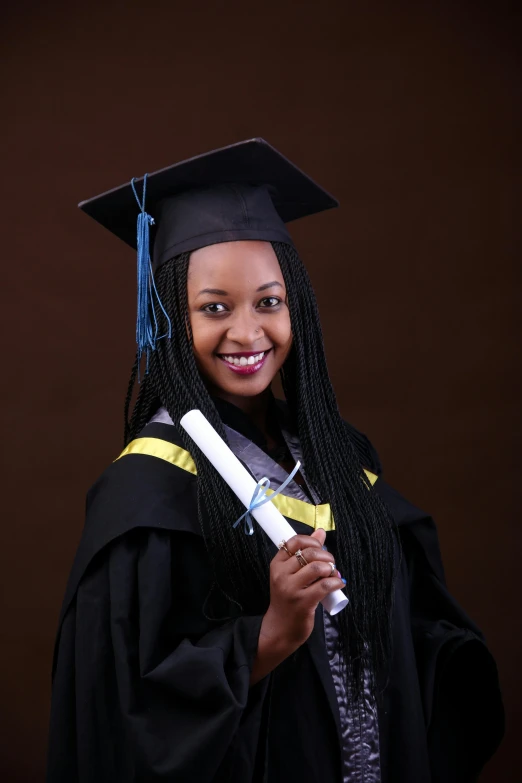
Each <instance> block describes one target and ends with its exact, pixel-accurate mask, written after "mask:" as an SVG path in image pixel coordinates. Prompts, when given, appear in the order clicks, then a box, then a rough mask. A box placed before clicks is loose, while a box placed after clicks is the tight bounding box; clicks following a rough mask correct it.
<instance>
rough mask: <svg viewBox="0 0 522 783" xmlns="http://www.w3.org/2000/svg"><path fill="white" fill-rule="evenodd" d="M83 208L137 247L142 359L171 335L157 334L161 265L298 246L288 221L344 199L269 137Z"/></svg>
mask: <svg viewBox="0 0 522 783" xmlns="http://www.w3.org/2000/svg"><path fill="white" fill-rule="evenodd" d="M78 206H79V207H80V209H82V210H83V211H84V212H86V213H87V214H88V215H90V216H91V217H92V218H94V219H95V220H96V221H98V223H101V224H102V226H105V228H107V229H109V231H111V232H112V233H113V234H116V236H118V237H119V238H120V239H122V240H123V241H124V242H126V243H127V244H128V245H131V247H134V248H137V250H138V318H137V325H136V340H137V343H138V354H139V356H141V355H142V353H143V352H144V351H145V352H146V353H147V355H148V353H149V351H150V350H154V348H155V347H156V340H158V339H160V338H161V337H164V336H166V335H158V326H157V322H156V316H155V312H154V307H153V299H154V298H156V299H157V301H158V303H159V305H160V307H162V306H161V302H160V300H159V297H158V294H157V291H156V287H155V284H154V272H155V271H156V270H157V269H158V268H159V267H160V266H162V264H164V263H166V262H167V261H170V260H171V259H173V258H175V257H176V256H178V255H179V254H180V253H184V252H190V251H192V250H196V249H198V248H201V247H206V246H208V245H214V244H218V243H220V242H233V241H239V240H263V241H267V242H287V243H289V244H292V239H291V237H290V234H289V233H288V230H287V228H286V225H285V224H286V223H289V222H290V221H292V220H296V219H297V218H301V217H306V216H307V215H313V214H314V213H316V212H322V211H323V210H325V209H331V208H332V207H337V206H339V203H338V201H337V200H336V199H334V198H333V196H331V195H330V194H329V193H327V192H326V191H325V190H324V189H323V188H321V187H320V186H319V185H317V184H316V183H315V182H314V181H313V180H311V179H310V177H308V176H307V175H306V174H304V172H302V171H301V170H300V169H298V168H297V166H295V165H294V164H293V163H291V162H290V161H289V160H287V158H285V157H284V156H283V155H281V153H280V152H278V151H277V150H276V149H274V148H273V147H272V146H270V144H268V143H267V142H266V141H264V140H263V139H250V140H248V141H242V142H239V143H238V144H232V145H231V146H228V147H223V148H221V149H218V150H214V151H212V152H207V153H205V154H203V155H198V156H196V157H194V158H189V159H188V160H184V161H182V162H181V163H176V164H174V165H173V166H169V167H167V168H165V169H160V170H159V171H155V172H154V173H153V174H146V175H145V176H144V177H141V178H138V179H132V180H131V182H130V183H127V184H125V185H122V186H120V187H118V188H114V189H113V190H109V191H107V192H106V193H102V194H101V195H100V196H96V197H95V198H91V199H89V200H87V201H82V202H81V203H80V204H79V205H78ZM136 222H137V227H136ZM150 243H152V258H151V255H150ZM162 309H163V307H162ZM163 312H164V314H165V316H166V317H167V321H168V323H169V329H168V332H167V334H168V336H170V319H168V316H167V314H166V313H165V311H164V309H163Z"/></svg>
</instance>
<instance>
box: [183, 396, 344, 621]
mask: <svg viewBox="0 0 522 783" xmlns="http://www.w3.org/2000/svg"><path fill="white" fill-rule="evenodd" d="M180 423H181V426H182V427H183V428H184V429H185V430H186V432H187V433H188V434H189V435H190V437H191V438H192V440H193V441H194V442H195V443H196V445H197V446H198V447H199V448H200V449H201V451H202V452H203V454H204V455H205V456H206V457H207V459H208V460H209V462H211V463H212V465H213V466H214V467H215V468H216V470H217V471H218V473H219V474H220V476H221V477H222V478H223V479H224V480H225V481H226V482H227V484H228V486H229V487H230V489H231V490H232V492H234V493H235V494H236V495H237V497H238V498H239V500H240V501H241V502H242V503H243V505H244V506H245V507H246V508H248V507H249V506H250V501H251V500H252V496H253V494H254V490H255V489H256V482H255V480H254V479H253V478H252V476H251V475H250V474H249V473H248V471H247V470H246V468H245V467H244V465H242V464H241V462H240V461H239V460H238V458H237V457H236V455H235V454H234V453H233V452H232V451H231V450H230V449H229V447H228V446H227V444H226V443H225V441H224V440H223V439H222V438H221V437H220V436H219V435H218V433H217V432H216V430H215V429H214V427H213V426H212V425H211V424H210V422H209V421H208V420H207V419H206V418H205V416H203V414H202V413H201V411H199V410H193V411H189V412H188V413H186V414H185V415H184V416H183V418H182V419H181V422H180ZM252 516H253V517H254V518H255V519H256V520H257V522H259V524H260V525H261V527H262V528H263V530H264V531H265V533H266V534H267V536H268V537H269V538H270V539H271V541H273V543H274V544H275V545H276V546H279V544H280V543H281V541H288V539H289V538H292V536H295V535H296V532H295V530H294V529H293V528H292V527H291V526H290V525H289V524H288V522H287V521H286V519H285V518H284V516H283V515H282V514H281V513H280V512H279V511H278V510H277V508H276V507H275V506H274V504H273V503H265V504H264V505H263V506H260V507H259V508H255V509H254V510H253V511H252ZM230 524H232V520H230ZM322 604H323V606H324V608H325V609H326V611H327V612H329V613H330V614H332V615H334V614H337V613H338V612H340V611H341V609H344V607H345V606H346V605H347V604H348V598H347V597H346V596H345V594H344V593H343V592H342V591H341V590H336V591H335V592H334V593H330V594H329V595H327V596H326V598H324V599H323V601H322Z"/></svg>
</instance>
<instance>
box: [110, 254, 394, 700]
mask: <svg viewBox="0 0 522 783" xmlns="http://www.w3.org/2000/svg"><path fill="white" fill-rule="evenodd" d="M273 247H274V251H275V253H276V255H277V258H278V260H279V264H280V266H281V271H282V273H283V277H284V279H285V283H286V288H287V293H288V302H289V309H290V319H291V325H292V333H293V347H292V349H291V352H290V355H289V357H288V359H287V361H286V362H285V365H284V368H283V369H282V370H281V376H282V381H283V388H284V392H285V395H286V398H287V402H288V404H289V407H290V410H291V412H292V413H293V415H294V416H295V418H296V424H297V430H298V434H299V438H300V442H301V448H302V452H303V457H304V465H305V468H306V472H307V477H308V478H309V479H310V481H311V483H312V485H313V487H314V488H315V490H316V491H317V493H318V494H319V496H320V497H321V499H322V502H324V503H327V502H328V503H330V506H331V508H332V511H333V515H334V519H335V526H336V533H335V556H336V564H337V567H338V568H339V570H340V571H341V573H342V574H343V575H344V577H345V578H346V580H347V586H346V590H347V594H348V596H349V598H350V603H349V605H348V607H347V608H346V609H345V610H344V611H343V612H341V613H340V614H339V615H338V620H339V630H340V643H341V646H342V649H343V651H344V653H345V659H346V661H347V662H348V669H349V672H350V681H351V684H352V686H353V687H354V689H355V691H356V692H360V690H361V688H362V686H363V681H364V671H365V669H367V670H368V671H369V672H370V674H371V676H372V688H375V677H376V675H377V674H379V673H381V672H384V671H385V670H386V668H387V664H388V663H389V661H390V657H391V619H390V617H391V598H390V596H391V593H392V590H391V587H392V581H393V572H394V565H393V564H394V533H393V526H392V523H391V520H390V518H389V515H388V512H387V510H386V508H385V506H384V504H383V503H382V501H381V500H380V498H379V497H378V495H377V494H376V493H375V492H374V490H373V488H372V487H371V485H370V483H369V482H368V480H367V479H366V477H365V474H364V473H363V471H362V467H363V466H362V465H361V460H360V457H359V456H358V453H357V451H356V449H355V447H354V444H353V439H352V434H351V432H350V429H349V427H348V425H347V424H345V422H343V420H342V419H341V416H340V413H339V410H338V407H337V402H336V399H335V394H334V391H333V388H332V385H331V382H330V379H329V375H328V369H327V366H326V357H325V352H324V345H323V340H322V334H321V327H320V324H319V314H318V309H317V304H316V300H315V295H314V292H313V289H312V286H311V283H310V279H309V277H308V275H307V272H306V270H305V268H304V266H303V264H302V262H301V260H300V259H299V256H298V254H297V252H296V251H295V249H294V248H293V247H291V246H290V245H287V244H283V243H279V242H274V243H273ZM188 265H189V254H188V253H184V254H182V255H181V256H178V257H177V258H176V259H174V260H172V261H171V262H169V263H166V264H164V265H163V266H162V267H161V268H160V270H159V271H158V274H157V276H156V286H157V290H158V293H159V295H160V298H161V301H162V302H163V306H164V307H165V310H166V312H167V313H168V314H169V316H170V318H171V321H172V332H173V335H174V337H173V338H172V339H163V340H160V341H159V342H158V344H157V348H156V350H155V351H153V352H152V353H151V355H150V358H149V371H148V373H147V374H146V375H145V376H144V377H143V379H142V382H141V385H140V390H139V394H138V398H137V400H136V405H135V407H134V410H133V413H132V416H131V419H130V422H129V421H128V412H129V408H130V401H131V398H132V391H133V388H134V384H135V380H136V375H137V372H138V361H137V360H136V362H135V363H134V366H133V368H132V373H131V378H130V381H129V387H128V391H127V397H126V400H125V443H128V442H129V440H131V439H132V438H134V437H136V435H137V434H138V433H139V432H140V430H141V429H142V428H143V427H144V426H145V424H146V423H147V421H148V420H149V419H150V418H151V416H152V415H153V414H154V413H155V411H156V410H157V408H158V407H159V405H160V404H162V405H164V406H165V407H166V409H167V411H168V412H169V414H170V416H171V418H172V420H173V421H174V423H175V425H176V426H177V425H178V424H179V421H180V419H181V417H182V416H183V415H184V414H185V413H186V412H187V411H188V410H191V409H193V408H199V409H200V410H201V411H202V413H203V414H204V415H205V416H206V418H207V419H208V420H209V421H210V423H211V424H212V426H213V427H214V428H215V429H216V430H217V432H218V433H219V434H220V435H221V437H223V438H224V439H225V440H226V435H225V431H224V427H223V423H222V421H221V419H220V417H219V414H218V412H217V410H216V407H215V405H214V403H213V401H212V398H211V397H210V395H209V393H208V391H207V389H206V387H205V384H204V382H203V379H202V378H201V376H200V374H199V372H198V369H197V367H196V362H195V358H194V352H193V347H192V333H191V329H190V323H189V319H188V308H187V275H188ZM157 317H158V321H159V322H160V324H161V323H162V318H163V317H164V316H163V314H162V312H161V310H160V309H159V308H157ZM179 436H180V439H181V442H182V444H183V446H184V447H185V448H186V449H187V450H188V451H190V453H191V455H192V457H193V459H194V462H195V464H196V468H197V474H198V482H197V498H198V516H199V522H200V525H201V529H202V533H203V537H204V540H205V544H206V548H207V551H208V554H209V557H210V562H211V564H212V568H213V570H214V582H215V584H216V585H217V587H218V588H219V591H220V593H221V595H222V596H224V597H225V598H226V599H228V606H229V607H230V603H231V602H232V604H234V605H235V607H236V610H237V608H239V610H240V611H243V612H245V613H251V614H258V613H263V612H264V611H266V609H267V607H268V603H269V598H270V596H269V555H268V551H267V547H266V544H265V539H264V537H263V536H262V534H260V532H259V529H257V530H256V535H253V536H244V535H240V534H238V533H237V531H236V530H234V529H233V528H232V522H233V521H234V520H235V519H237V518H238V517H239V516H240V515H241V514H242V513H243V511H244V509H243V507H242V505H241V503H240V502H239V500H238V499H237V498H236V497H235V495H234V494H233V493H232V491H231V490H230V489H229V487H228V485H227V484H226V483H225V482H224V481H223V479H222V478H221V476H219V474H218V473H217V471H216V470H215V469H214V468H213V467H212V465H211V464H210V463H209V462H208V460H207V459H206V457H205V456H204V455H203V454H202V452H201V451H200V450H199V449H198V448H197V447H196V446H195V444H194V443H193V442H192V441H191V440H190V438H189V437H188V435H187V434H186V433H185V431H184V430H183V429H182V428H181V427H180V428H179Z"/></svg>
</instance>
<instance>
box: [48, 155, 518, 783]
mask: <svg viewBox="0 0 522 783" xmlns="http://www.w3.org/2000/svg"><path fill="white" fill-rule="evenodd" d="M145 186H146V187H145ZM146 188H147V191H146ZM134 198H136V199H137V200H138V203H140V207H141V213H140V215H139V218H138V256H139V262H138V282H139V291H138V297H139V301H138V325H137V340H138V356H137V359H136V362H135V364H134V368H133V371H132V377H131V380H130V384H129V390H128V394H127V399H126V405H125V446H126V448H125V449H124V451H123V453H122V454H121V455H120V457H119V458H118V459H117V460H116V461H115V462H114V463H113V465H111V466H110V467H109V468H108V469H107V470H106V471H105V472H104V473H103V475H102V476H101V477H100V479H99V480H98V481H97V482H96V484H95V485H94V487H93V488H92V489H91V490H90V492H89V496H88V513H87V522H86V526H85V530H84V534H83V538H82V541H81V543H80V546H79V550H78V554H77V557H76V560H75V564H74V566H73V571H72V574H71V578H70V581H69V585H68V589H67V594H66V597H65V601H64V607H63V610H62V617H61V620H60V630H59V635H58V640H57V644H56V653H55V664H54V685H53V704H52V714H51V732H50V747H49V765H48V780H49V781H51V782H52V783H54V782H55V781H81V782H82V783H83V782H84V781H96V782H97V783H100V782H101V781H111V782H113V781H122V783H123V782H125V783H127V781H156V780H158V781H159V780H165V781H175V782H176V783H178V782H179V783H181V782H182V781H198V783H199V782H201V783H203V782H204V781H227V783H228V782H229V781H230V782H234V783H235V782H236V781H237V783H247V782H248V781H269V783H277V782H278V781H283V780H285V781H288V780H300V781H309V782H310V783H311V782H312V781H321V783H323V782H324V783H330V781H331V782H332V783H333V781H343V783H356V782H357V783H359V781H361V782H362V781H366V783H379V781H383V782H384V781H400V783H422V782H423V781H445V783H448V782H451V781H459V783H462V782H463V781H471V780H475V779H476V777H477V775H478V774H479V771H480V769H481V767H482V766H483V764H484V763H485V761H486V760H487V759H488V758H489V757H490V755H491V754H492V753H493V752H494V750H495V748H496V746H497V744H498V742H499V740H500V737H501V734H502V706H501V702H500V696H499V692H498V683H497V676H496V669H495V665H494V662H493V660H492V658H491V656H490V654H489V652H488V651H487V648H486V647H485V645H484V641H483V638H482V636H481V634H480V632H479V631H478V629H477V628H475V626H474V625H473V623H472V622H471V620H469V619H468V618H467V617H466V615H465V614H464V613H463V611H462V610H461V609H460V607H459V606H458V605H457V604H456V603H455V601H454V600H453V599H452V598H451V596H450V595H449V593H448V592H447V589H446V587H445V583H444V576H443V571H442V565H441V561H440V555H439V549H438V544H437V539H436V533H435V528H434V525H433V522H432V521H431V519H430V518H429V517H428V516H427V515H425V514H424V513H423V512H421V511H419V510H418V509H416V508H414V507H413V506H412V505H410V504H409V503H408V502H407V501H406V500H404V499H403V498H402V497H401V496H400V495H398V494H397V493H395V492H394V490H392V489H391V488H390V487H388V486H387V485H386V484H385V482H384V480H383V478H382V474H381V467H380V463H379V459H378V457H377V454H376V453H375V451H374V449H373V447H372V446H371V444H370V443H369V441H368V440H367V439H366V438H365V437H364V436H363V435H361V434H360V433H358V432H357V431H356V430H355V429H354V428H352V427H351V426H350V425H348V424H346V423H345V422H343V420H342V419H341V418H340V415H339V412H338V409H337V404H336V400H335V395H334V392H333V389H332V387H331V384H330V381H329V378H328V371H327V367H326V361H325V355H324V349H323V344H322V338H321V331H320V326H319V319H318V313H317V307H316V303H315V298H314V295H313V291H312V288H311V285H310V282H309V279H308V276H307V274H306V271H305V269H304V267H303V265H302V263H301V261H300V259H299V257H298V255H297V252H296V250H295V248H294V246H293V243H292V240H291V238H290V235H289V234H288V231H287V229H286V225H285V223H286V222H288V221H290V220H292V219H295V218H297V217H301V216H305V215H307V214H311V213H313V212H317V211H320V210H322V209H326V208H329V207H332V206H336V205H337V202H335V200H334V199H332V197H331V196H329V195H328V194H327V193H325V191H323V190H322V189H321V188H319V187H318V186H317V185H315V183H313V182H312V181H311V180H310V179H309V178H308V177H306V176H305V175H304V174H302V172H300V171H299V170H298V169H296V168H295V167H294V166H293V165H292V164H291V163H289V162H288V161H287V160H285V159H284V158H283V157H282V156H281V155H279V153H277V152H276V151H275V150H273V149H272V148H271V147H270V146H269V145H267V144H266V143H265V142H263V141H262V140H252V141H250V142H244V143H242V144H239V145H234V146H233V147H229V148H225V149H223V150H218V151H216V152H213V153H209V154H208V155H206V156H202V157H200V158H196V159H192V160H189V161H185V162H183V163H182V164H178V165H177V166H174V167H171V168H170V169H166V170H163V171H160V172H157V173H156V174H154V175H151V176H150V177H149V178H148V179H147V178H145V180H144V181H143V183H142V191H141V195H140V193H138V189H137V186H135V185H134V183H131V186H124V187H123V188H119V189H117V190H115V191H110V192H109V193H107V194H104V195H103V196H101V197H98V198H96V199H93V200H91V201H90V202H85V203H84V204H82V205H81V206H82V208H83V209H84V210H85V211H86V212H87V213H88V214H90V215H92V216H93V217H95V218H96V219H97V220H98V221H99V222H101V223H102V224H104V225H106V226H107V227H108V228H110V229H111V230H112V231H114V232H115V233H117V234H118V235H119V236H120V237H121V238H122V239H124V240H126V241H128V242H129V243H130V244H133V243H134V242H135V240H134V236H133V228H132V223H133V220H134V219H135V214H136V205H135V202H134V206H133V199H134ZM146 198H147V203H146V204H145V200H146ZM149 208H150V210H151V213H152V217H151V216H150V215H149V214H148V212H147V211H146V209H149ZM154 220H155V221H156V224H155V225H154V228H153V231H154V232H155V233H154V236H153V237H152V239H153V259H152V260H153V263H152V267H150V269H149V257H148V241H149V238H148V227H149V225H152V224H153V221H154ZM151 270H153V272H154V277H152V276H151V274H150V272H151ZM142 353H145V354H146V357H147V361H146V371H145V373H142V374H141V379H140V380H141V383H140V387H139V394H138V398H137V402H136V405H135V407H134V410H133V413H132V416H131V418H130V422H129V421H128V413H129V408H130V401H131V397H132V392H133V388H134V385H135V381H136V377H137V375H138V374H139V372H140V367H139V365H140V359H141V356H142ZM278 373H280V374H281V378H282V383H283V388H284V392H285V396H286V402H285V403H279V402H276V401H275V399H274V398H273V396H272V393H271V383H272V381H273V379H274V378H275V376H276V375H277V374H278ZM193 408H199V409H200V410H201V411H202V412H203V413H204V415H205V416H206V417H207V418H208V419H209V421H210V422H211V423H212V424H213V426H214V427H215V428H216V429H217V430H218V432H219V433H220V434H221V435H222V436H223V437H224V438H225V439H226V440H227V441H228V443H229V445H230V447H231V449H232V450H233V451H234V453H235V454H236V455H237V456H238V457H239V458H240V459H241V461H242V462H243V463H244V464H245V466H246V467H247V468H248V470H249V471H250V472H251V474H252V475H253V476H254V478H255V479H256V480H258V481H259V480H260V479H261V478H263V477H265V476H266V477H268V478H270V480H271V482H272V488H273V489H277V488H278V487H280V486H281V485H282V484H283V483H284V481H285V480H286V479H287V478H288V474H289V472H290V471H292V469H293V467H294V465H295V464H296V463H297V461H300V462H301V468H300V470H299V472H298V473H296V474H295V477H294V479H293V480H291V481H290V482H289V483H288V484H287V485H286V487H285V489H284V490H283V492H282V493H280V494H278V495H277V496H276V497H275V498H274V501H273V502H274V503H275V504H276V505H277V506H278V507H279V508H280V510H281V511H282V512H283V513H284V514H285V516H287V518H288V519H289V521H290V523H291V524H292V526H293V527H294V529H295V530H296V536H295V537H294V538H292V539H290V540H288V541H286V542H285V544H284V546H282V547H281V548H280V549H279V551H277V549H276V548H275V547H273V546H272V544H271V543H270V542H269V541H268V539H267V538H266V536H265V535H264V534H263V532H262V531H261V530H260V529H259V528H257V527H254V530H253V534H252V535H245V532H247V533H248V532H249V531H248V529H247V530H245V532H243V529H242V523H241V525H239V526H238V525H235V524H234V523H235V522H236V521H237V520H238V519H240V517H241V516H242V514H243V512H244V509H243V508H242V507H241V505H240V503H239V502H238V501H237V499H236V498H235V496H234V495H233V494H232V493H231V491H230V490H229V488H228V487H227V485H226V484H225V483H224V481H223V480H222V479H221V477H220V476H219V475H218V473H217V472H216V471H215V469H214V468H213V467H212V466H211V465H210V463H209V462H208V461H207V460H206V458H205V457H204V456H203V455H202V454H201V452H200V451H199V450H198V449H197V448H196V447H195V445H194V444H193V443H192V442H191V440H190V438H189V437H188V436H187V435H186V434H185V433H184V431H183V429H182V428H180V427H179V420H180V418H181V417H182V416H183V414H184V413H186V412H187V411H188V410H190V409H193ZM338 589H345V590H346V592H347V595H348V597H349V599H350V603H349V605H348V607H347V608H346V609H345V610H344V611H343V612H341V613H340V614H339V615H337V616H335V617H330V616H329V615H328V614H327V613H326V612H324V611H323V608H322V605H321V600H322V599H323V598H324V597H325V596H326V595H328V594H329V593H331V592H333V591H335V590H338Z"/></svg>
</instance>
